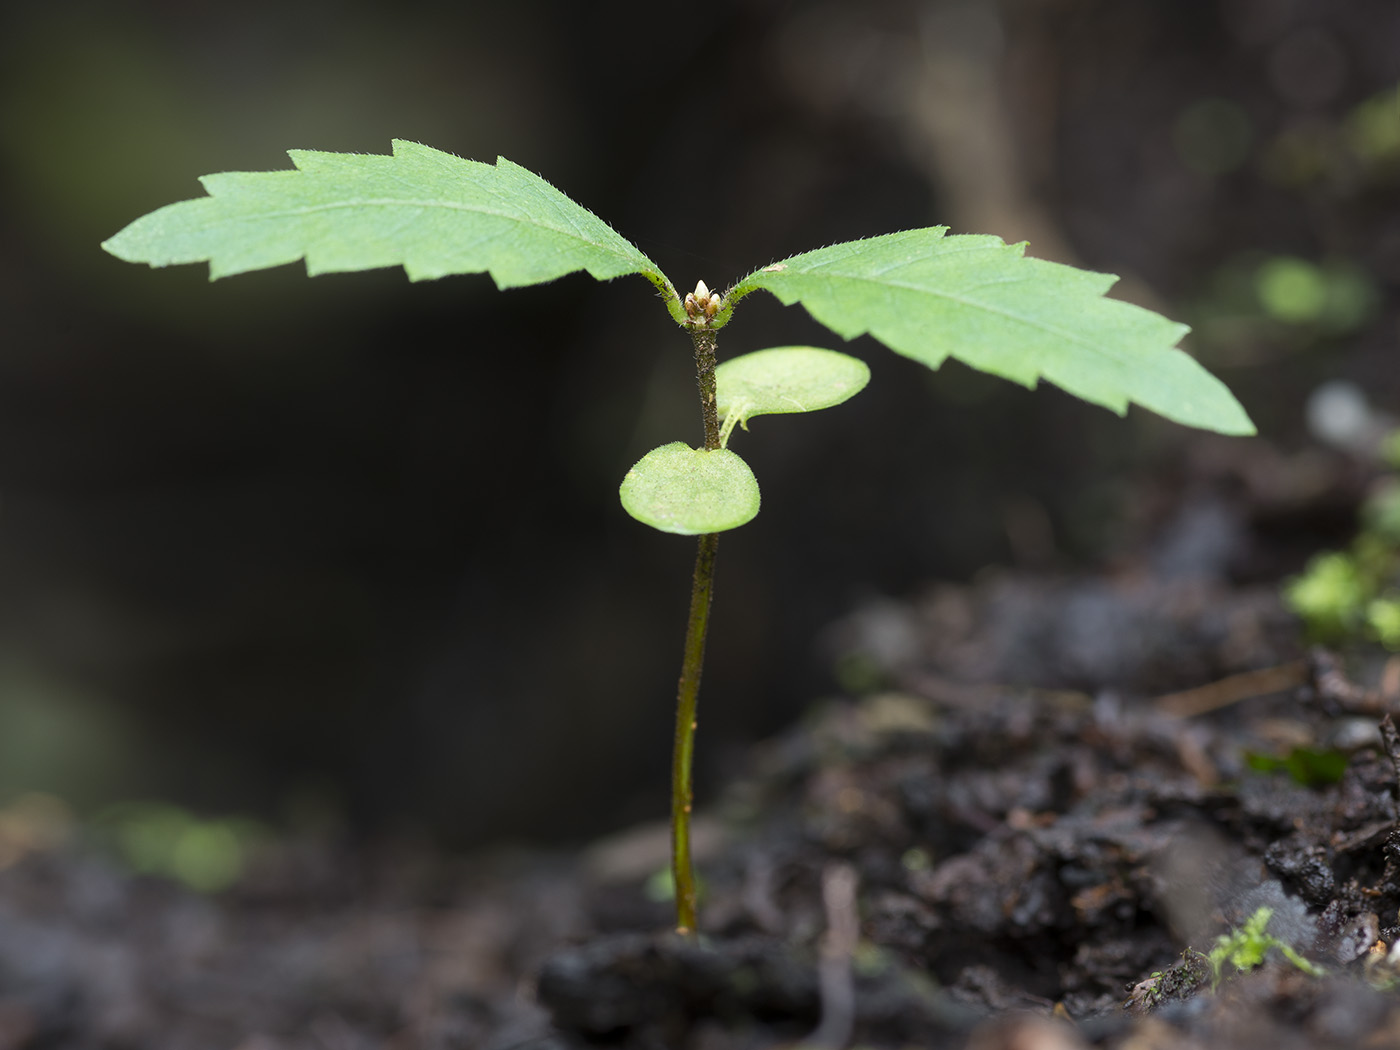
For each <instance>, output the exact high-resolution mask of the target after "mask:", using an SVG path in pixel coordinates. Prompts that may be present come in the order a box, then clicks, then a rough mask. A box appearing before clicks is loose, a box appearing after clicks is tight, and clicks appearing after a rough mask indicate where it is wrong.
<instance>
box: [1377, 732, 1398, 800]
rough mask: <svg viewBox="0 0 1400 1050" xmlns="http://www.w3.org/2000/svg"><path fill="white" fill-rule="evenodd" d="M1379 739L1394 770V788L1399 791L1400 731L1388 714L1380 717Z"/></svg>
mask: <svg viewBox="0 0 1400 1050" xmlns="http://www.w3.org/2000/svg"><path fill="white" fill-rule="evenodd" d="M1381 741H1382V742H1383V743H1384V744H1385V753H1386V755H1387V756H1388V757H1389V758H1390V764H1391V767H1392V768H1394V770H1395V783H1396V789H1397V791H1400V732H1397V731H1396V729H1395V723H1394V722H1393V721H1391V719H1390V715H1386V716H1385V717H1384V718H1382V719H1381Z"/></svg>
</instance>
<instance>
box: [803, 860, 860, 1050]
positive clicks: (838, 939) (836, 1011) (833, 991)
mask: <svg viewBox="0 0 1400 1050" xmlns="http://www.w3.org/2000/svg"><path fill="white" fill-rule="evenodd" d="M857 882H858V877H857V875H856V870H855V868H853V867H851V866H850V865H849V864H832V865H830V866H829V867H828V868H827V869H826V870H825V871H824V872H823V873H822V904H823V906H824V907H825V909H826V936H825V937H823V938H822V946H821V961H820V962H819V963H818V968H817V980H818V983H819V985H820V987H821V997H822V1019H821V1023H820V1024H819V1025H817V1030H816V1031H815V1032H813V1033H812V1034H811V1035H810V1036H808V1038H807V1041H806V1043H807V1045H808V1046H813V1047H822V1048H824V1050H841V1048H842V1047H844V1046H846V1045H847V1044H848V1043H849V1042H850V1041H851V1032H852V1030H853V1029H854V1028H855V1019H856V988H855V980H854V978H853V977H852V974H851V957H852V956H853V955H854V954H855V951H856V945H857V944H858V943H859V941H860V915H859V914H858V913H857V911H856V885H857Z"/></svg>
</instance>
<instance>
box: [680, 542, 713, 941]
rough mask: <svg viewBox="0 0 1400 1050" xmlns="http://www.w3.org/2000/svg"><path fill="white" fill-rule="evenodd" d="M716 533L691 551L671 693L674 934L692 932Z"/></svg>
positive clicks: (693, 926)
mask: <svg viewBox="0 0 1400 1050" xmlns="http://www.w3.org/2000/svg"><path fill="white" fill-rule="evenodd" d="M718 550H719V533H717V532H711V533H707V534H706V535H704V536H701V537H700V543H699V547H698V548H697V549H696V552H695V576H694V578H693V580H692V581H691V588H690V619H689V621H688V622H687V624H686V630H685V656H684V659H683V660H682V662H681V680H680V686H679V687H678V689H677V695H676V742H675V750H674V751H673V752H672V755H671V875H672V877H673V879H674V881H675V884H676V932H678V933H687V934H689V933H694V932H695V897H696V890H695V868H694V864H693V863H692V861H691V857H690V810H691V804H692V801H693V796H692V792H691V775H690V770H691V760H692V758H693V756H694V754H695V726H696V721H695V708H696V702H697V700H698V699H699V696H700V671H701V668H702V667H703V666H704V663H705V634H706V632H707V630H708V628H709V625H710V597H711V595H712V593H713V587H714V574H715V553H716V552H717V551H718Z"/></svg>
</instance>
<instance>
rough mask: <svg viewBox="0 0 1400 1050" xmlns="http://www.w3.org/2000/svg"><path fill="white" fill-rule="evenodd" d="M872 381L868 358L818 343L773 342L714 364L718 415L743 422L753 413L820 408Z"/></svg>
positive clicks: (834, 402) (843, 399)
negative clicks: (789, 343) (866, 360)
mask: <svg viewBox="0 0 1400 1050" xmlns="http://www.w3.org/2000/svg"><path fill="white" fill-rule="evenodd" d="M869 382H870V369H869V367H868V366H867V365H866V363H865V362H864V361H862V360H860V359H859V358H856V357H852V356H851V355H850V354H842V353H838V352H837V351H835V350H824V349H822V348H821V347H817V346H773V347H769V348H768V349H767V350H755V351H754V352H753V353H749V354H743V355H742V356H740V357H735V358H731V359H730V360H728V361H725V362H723V363H722V364H721V365H720V366H719V367H718V368H716V369H715V396H716V401H717V403H718V408H719V416H720V418H721V419H723V420H725V421H726V423H727V425H730V426H732V425H733V424H732V423H729V420H730V417H733V421H734V422H737V423H740V424H743V423H746V422H747V421H748V420H750V419H752V418H753V417H754V416H766V415H774V414H778V413H783V412H815V411H817V410H818V409H822V408H831V407H832V406H833V405H839V404H840V403H841V402H843V401H845V400H847V399H849V398H852V397H855V395H856V394H858V393H860V391H861V390H863V389H864V388H865V385H866V384H867V383H869Z"/></svg>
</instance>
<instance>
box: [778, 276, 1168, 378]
mask: <svg viewBox="0 0 1400 1050" xmlns="http://www.w3.org/2000/svg"><path fill="white" fill-rule="evenodd" d="M900 265H902V264H900ZM797 272H799V273H806V274H809V275H811V276H819V275H822V276H832V277H837V278H839V279H841V280H844V281H859V282H862V283H864V284H874V285H876V286H878V287H881V288H896V289H900V290H902V291H906V292H915V293H918V294H919V295H931V296H934V297H936V298H939V299H943V300H946V301H948V302H952V303H958V304H960V305H962V306H968V307H973V308H975V309H978V310H985V311H986V312H987V313H990V314H995V315H997V316H1000V317H1003V318H1006V319H1007V320H1009V321H1015V322H1017V323H1018V324H1023V325H1025V326H1027V327H1028V328H1034V329H1036V330H1038V331H1042V332H1046V333H1048V334H1050V335H1057V336H1059V337H1060V338H1062V339H1067V340H1069V341H1070V342H1072V343H1075V344H1077V345H1079V346H1082V347H1084V348H1086V349H1088V350H1090V351H1092V352H1093V353H1095V354H1096V355H1098V356H1099V357H1101V358H1103V359H1104V360H1106V361H1110V362H1113V363H1118V364H1121V363H1123V359H1122V358H1120V357H1115V356H1114V355H1113V354H1112V353H1111V352H1110V351H1109V350H1107V349H1106V348H1104V347H1103V346H1102V345H1101V344H1099V343H1097V342H1093V341H1090V340H1088V339H1085V338H1084V337H1082V336H1080V335H1077V334H1076V333H1074V332H1072V331H1067V330H1065V329H1063V328H1059V327H1056V326H1054V325H1049V324H1046V323H1045V322H1044V321H1038V320H1032V319H1029V318H1027V317H1025V316H1023V315H1021V314H1017V313H1014V312H1012V311H1010V310H1007V309H1004V308H1001V307H995V306H989V305H987V304H986V303H982V302H978V301H976V300H973V299H966V298H963V297H962V296H959V295H954V294H953V293H951V292H945V291H938V290H936V289H931V288H927V287H925V286H921V285H915V284H909V283H907V282H903V281H892V280H889V279H887V278H876V277H868V276H865V275H863V274H861V275H857V274H849V273H828V274H825V275H823V274H822V272H821V271H820V270H805V271H797ZM1029 280H1030V278H1027V277H1006V278H1001V279H999V280H994V281H983V282H982V283H980V284H977V285H974V286H973V287H974V288H987V287H991V286H992V285H997V284H1025V283H1027V281H1029ZM759 287H762V285H759ZM803 298H807V297H806V296H797V297H796V299H795V300H794V301H795V302H800V301H801V300H802V299H803ZM1097 298H1100V299H1103V298H1104V297H1103V296H1098V297H1097ZM1105 301H1106V302H1120V301H1121V300H1114V299H1107V300H1105ZM1124 305H1130V304H1124ZM864 331H866V332H869V333H871V334H874V332H875V326H874V325H870V324H867V325H866V326H865V328H864ZM1173 348H1175V345H1173ZM952 356H954V357H956V356H957V355H956V354H954V355H952ZM1038 371H1039V372H1040V374H1041V375H1045V374H1046V373H1045V372H1044V370H1043V369H1040V370H1038ZM1056 382H1059V380H1056Z"/></svg>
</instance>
